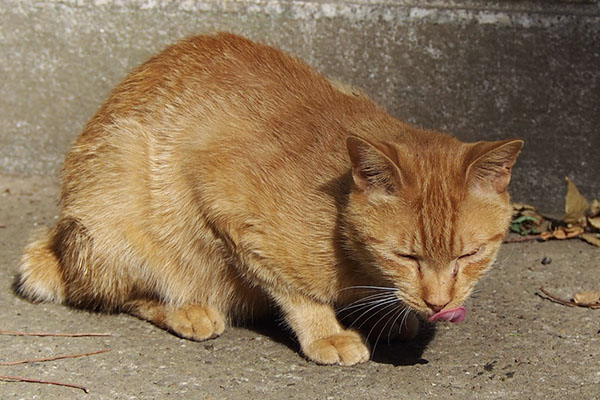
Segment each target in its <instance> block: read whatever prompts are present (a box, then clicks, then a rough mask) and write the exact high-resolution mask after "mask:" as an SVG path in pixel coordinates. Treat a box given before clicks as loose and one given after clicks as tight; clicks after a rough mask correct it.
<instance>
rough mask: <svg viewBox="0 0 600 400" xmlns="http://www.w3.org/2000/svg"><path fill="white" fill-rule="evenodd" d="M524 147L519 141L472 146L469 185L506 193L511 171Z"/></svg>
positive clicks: (469, 160) (481, 143) (468, 173)
mask: <svg viewBox="0 0 600 400" xmlns="http://www.w3.org/2000/svg"><path fill="white" fill-rule="evenodd" d="M522 147H523V141H522V140H519V139H509V140H502V141H498V142H477V143H474V144H472V147H471V148H470V149H469V150H468V152H467V158H466V161H467V169H466V179H467V182H468V183H469V185H476V186H478V187H489V188H491V189H493V190H494V191H496V193H503V192H504V191H506V189H507V188H508V184H509V182H510V173H511V169H512V167H513V165H514V164H515V162H516V161H517V156H518V155H519V152H520V151H521V148H522Z"/></svg>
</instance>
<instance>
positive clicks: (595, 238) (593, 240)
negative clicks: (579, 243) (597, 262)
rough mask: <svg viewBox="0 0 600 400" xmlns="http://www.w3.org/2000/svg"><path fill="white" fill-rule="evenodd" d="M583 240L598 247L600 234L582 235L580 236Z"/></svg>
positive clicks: (599, 245)
mask: <svg viewBox="0 0 600 400" xmlns="http://www.w3.org/2000/svg"><path fill="white" fill-rule="evenodd" d="M580 237H581V238H582V239H583V240H585V241H586V242H588V243H589V244H593V245H594V246H598V247H600V234H598V233H584V234H583V235H581V236H580Z"/></svg>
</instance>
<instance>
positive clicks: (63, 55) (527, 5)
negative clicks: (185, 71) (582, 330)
mask: <svg viewBox="0 0 600 400" xmlns="http://www.w3.org/2000/svg"><path fill="white" fill-rule="evenodd" d="M217 30H227V31H233V32H236V33H240V34H244V35H246V36H249V37H251V38H253V39H256V40H260V41H264V42H267V43H270V44H272V45H275V46H277V47H280V48H282V49H284V50H286V51H289V52H290V53H292V54H294V55H297V56H299V57H301V58H302V59H304V60H306V61H307V62H308V63H310V64H311V65H313V66H314V67H316V68H317V69H319V70H320V71H322V72H324V73H325V74H327V75H329V76H332V77H335V78H339V79H341V80H344V81H347V82H349V83H351V84H353V85H356V86H358V87H361V88H364V89H365V91H366V92H367V93H368V94H370V95H371V97H372V98H373V99H375V100H376V101H377V102H379V103H380V104H382V105H383V106H384V107H385V108H386V109H388V110H389V111H390V112H391V113H392V114H393V115H395V116H397V117H399V118H401V119H404V120H408V121H410V122H412V123H415V124H418V125H421V126H424V127H428V128H432V129H438V130H445V131H449V132H453V133H455V134H456V135H457V136H459V137H460V138H462V139H465V140H482V139H499V138H507V137H522V138H524V139H525V141H526V147H525V150H524V152H523V156H522V157H521V159H520V161H519V167H518V168H517V169H516V171H515V179H514V187H513V189H514V192H515V194H516V195H517V196H516V197H517V198H519V199H520V200H523V201H527V202H532V203H534V204H536V205H538V206H539V207H540V208H542V209H543V210H544V211H549V212H551V213H553V214H560V209H561V207H562V194H563V191H564V180H563V179H564V176H566V175H569V176H570V177H571V178H572V179H573V180H574V181H575V182H576V183H577V184H578V186H579V187H580V188H581V190H582V191H583V193H584V194H585V195H586V196H588V197H600V181H599V180H598V179H596V174H597V171H598V170H600V157H598V155H597V151H598V148H600V134H599V133H598V126H600V68H598V65H600V40H599V38H600V2H599V1H597V0H596V1H594V0H585V1H580V0H574V1H560V0H555V1H547V0H544V1H542V0H540V1H483V0H462V1H457V0H454V1H442V0H410V1H409V0H399V1H384V0H356V1H325V0H318V1H286V0H275V1H274V0H252V1H250V0H248V1H225V0H213V1H201V0H186V1H165V0H134V1H123V0H60V1H59V0H4V1H2V3H1V4H0V82H1V84H0V172H3V173H7V174H45V175H49V176H53V175H54V174H55V173H56V171H57V170H58V168H59V166H60V164H61V163H62V160H63V158H64V154H65V152H66V151H67V149H68V147H69V145H70V144H71V143H72V141H73V140H74V138H75V137H76V136H77V135H78V134H79V132H81V130H82V127H83V125H84V124H85V122H86V121H87V120H89V118H90V117H91V116H92V115H93V113H94V112H95V111H96V109H97V108H98V107H99V105H100V104H101V103H102V102H103V101H104V100H105V99H106V97H107V96H108V93H109V91H110V89H111V88H112V87H114V86H115V85H116V84H117V83H118V82H119V81H120V80H121V79H122V78H123V77H124V76H125V74H126V73H127V72H128V71H129V70H130V69H132V68H133V67H134V66H136V65H138V64H139V63H141V62H143V61H144V60H145V59H146V58H147V57H149V56H150V55H151V54H152V53H154V52H156V51H158V50H159V49H161V48H163V47H164V46H166V45H167V44H168V43H172V42H174V41H176V40H177V39H179V38H181V37H184V36H188V35H192V34H197V33H205V32H214V31H217Z"/></svg>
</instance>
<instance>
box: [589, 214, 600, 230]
mask: <svg viewBox="0 0 600 400" xmlns="http://www.w3.org/2000/svg"><path fill="white" fill-rule="evenodd" d="M588 223H589V224H590V225H591V226H592V227H594V228H596V229H598V230H600V217H588Z"/></svg>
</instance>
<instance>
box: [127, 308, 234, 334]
mask: <svg viewBox="0 0 600 400" xmlns="http://www.w3.org/2000/svg"><path fill="white" fill-rule="evenodd" d="M124 311H126V312H128V313H130V314H132V315H134V316H136V317H138V318H140V319H143V320H146V321H149V322H151V323H153V324H154V325H156V326H158V327H159V328H162V329H165V330H168V331H170V332H173V333H174V334H176V335H177V336H180V337H183V338H186V339H192V340H206V339H212V338H215V337H217V336H219V335H220V334H222V333H223V331H224V330H225V318H224V316H223V314H221V313H220V312H219V311H218V310H217V309H215V308H213V307H210V306H202V305H199V304H193V305H186V306H181V307H174V306H168V305H165V304H163V303H160V302H158V301H153V300H135V301H131V302H128V303H126V304H125V306H124Z"/></svg>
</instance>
